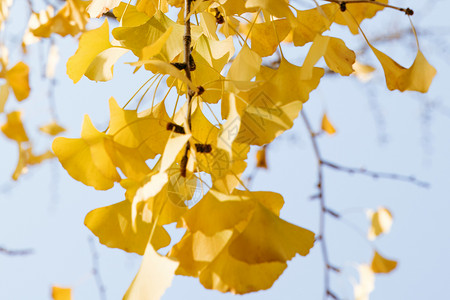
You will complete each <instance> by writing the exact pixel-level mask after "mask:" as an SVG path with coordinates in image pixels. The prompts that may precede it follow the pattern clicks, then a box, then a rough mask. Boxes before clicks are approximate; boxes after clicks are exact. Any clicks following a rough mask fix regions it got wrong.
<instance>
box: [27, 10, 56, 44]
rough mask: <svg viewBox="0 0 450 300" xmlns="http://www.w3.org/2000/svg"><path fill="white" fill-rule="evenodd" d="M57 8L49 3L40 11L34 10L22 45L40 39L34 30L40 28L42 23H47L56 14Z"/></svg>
mask: <svg viewBox="0 0 450 300" xmlns="http://www.w3.org/2000/svg"><path fill="white" fill-rule="evenodd" d="M54 14H55V9H54V7H53V6H51V5H48V6H47V8H46V9H45V10H42V11H40V12H32V13H31V16H30V19H29V20H28V25H27V28H26V30H25V33H24V34H23V38H22V45H23V46H25V47H26V46H28V45H31V44H33V43H36V42H38V41H39V40H40V38H39V37H37V36H35V35H34V34H33V31H34V30H36V29H37V28H39V27H40V26H41V25H43V24H46V23H48V22H49V20H50V19H51V18H52V17H53V16H54Z"/></svg>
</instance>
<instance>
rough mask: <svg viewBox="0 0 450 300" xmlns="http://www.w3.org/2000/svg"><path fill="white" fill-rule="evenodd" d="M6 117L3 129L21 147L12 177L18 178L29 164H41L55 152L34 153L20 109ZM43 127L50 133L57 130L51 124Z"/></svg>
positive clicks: (26, 169)
mask: <svg viewBox="0 0 450 300" xmlns="http://www.w3.org/2000/svg"><path fill="white" fill-rule="evenodd" d="M6 117H7V121H6V123H5V124H3V126H2V127H1V130H2V132H3V134H4V135H5V136H6V137H7V138H9V139H11V140H13V141H15V142H17V146H18V149H19V160H18V162H17V167H16V169H15V171H14V173H13V175H12V178H13V179H14V180H17V179H19V176H20V175H22V174H24V173H26V172H27V171H28V167H29V166H31V165H36V164H40V163H41V162H42V161H44V160H46V159H50V158H53V153H52V152H51V151H46V152H44V153H42V154H39V155H35V154H34V153H33V150H32V144H31V142H30V140H29V138H28V135H27V133H26V131H25V128H24V126H23V124H22V120H21V113H20V111H13V112H11V113H9V114H7V116H6ZM43 128H46V129H47V130H48V132H49V133H54V132H55V130H53V131H52V130H51V126H45V127H43Z"/></svg>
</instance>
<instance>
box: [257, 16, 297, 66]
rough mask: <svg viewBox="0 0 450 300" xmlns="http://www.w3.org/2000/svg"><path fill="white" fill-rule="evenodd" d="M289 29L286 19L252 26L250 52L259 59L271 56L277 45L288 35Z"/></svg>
mask: <svg viewBox="0 0 450 300" xmlns="http://www.w3.org/2000/svg"><path fill="white" fill-rule="evenodd" d="M275 28H276V31H275ZM290 29H291V27H290V25H289V22H288V21H287V20H286V19H280V20H273V21H268V22H264V23H257V24H255V25H253V28H252V31H251V35H250V39H251V41H252V50H253V51H255V52H256V53H258V54H259V55H260V56H261V57H265V56H270V55H272V54H273V53H274V52H275V50H276V49H277V47H278V44H279V43H280V42H281V41H282V40H284V38H285V37H286V36H287V35H288V33H289V31H290Z"/></svg>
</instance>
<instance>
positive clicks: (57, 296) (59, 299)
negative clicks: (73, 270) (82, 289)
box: [52, 285, 72, 300]
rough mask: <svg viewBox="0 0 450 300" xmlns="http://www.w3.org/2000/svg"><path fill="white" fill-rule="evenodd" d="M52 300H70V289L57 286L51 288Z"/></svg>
mask: <svg viewBox="0 0 450 300" xmlns="http://www.w3.org/2000/svg"><path fill="white" fill-rule="evenodd" d="M52 299H53V300H72V289H71V288H64V287H59V286H55V285H54V286H52Z"/></svg>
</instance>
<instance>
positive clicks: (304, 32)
mask: <svg viewBox="0 0 450 300" xmlns="http://www.w3.org/2000/svg"><path fill="white" fill-rule="evenodd" d="M331 8H332V7H331V6H330V5H329V4H327V5H322V6H319V7H316V8H312V9H308V10H297V26H296V27H294V28H293V32H292V41H293V42H294V45H295V46H303V45H305V44H306V43H309V42H312V41H313V40H314V38H315V37H316V36H317V35H321V34H322V33H323V32H324V31H326V30H328V29H329V28H330V25H331V21H332V12H331V11H330V9H331Z"/></svg>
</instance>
